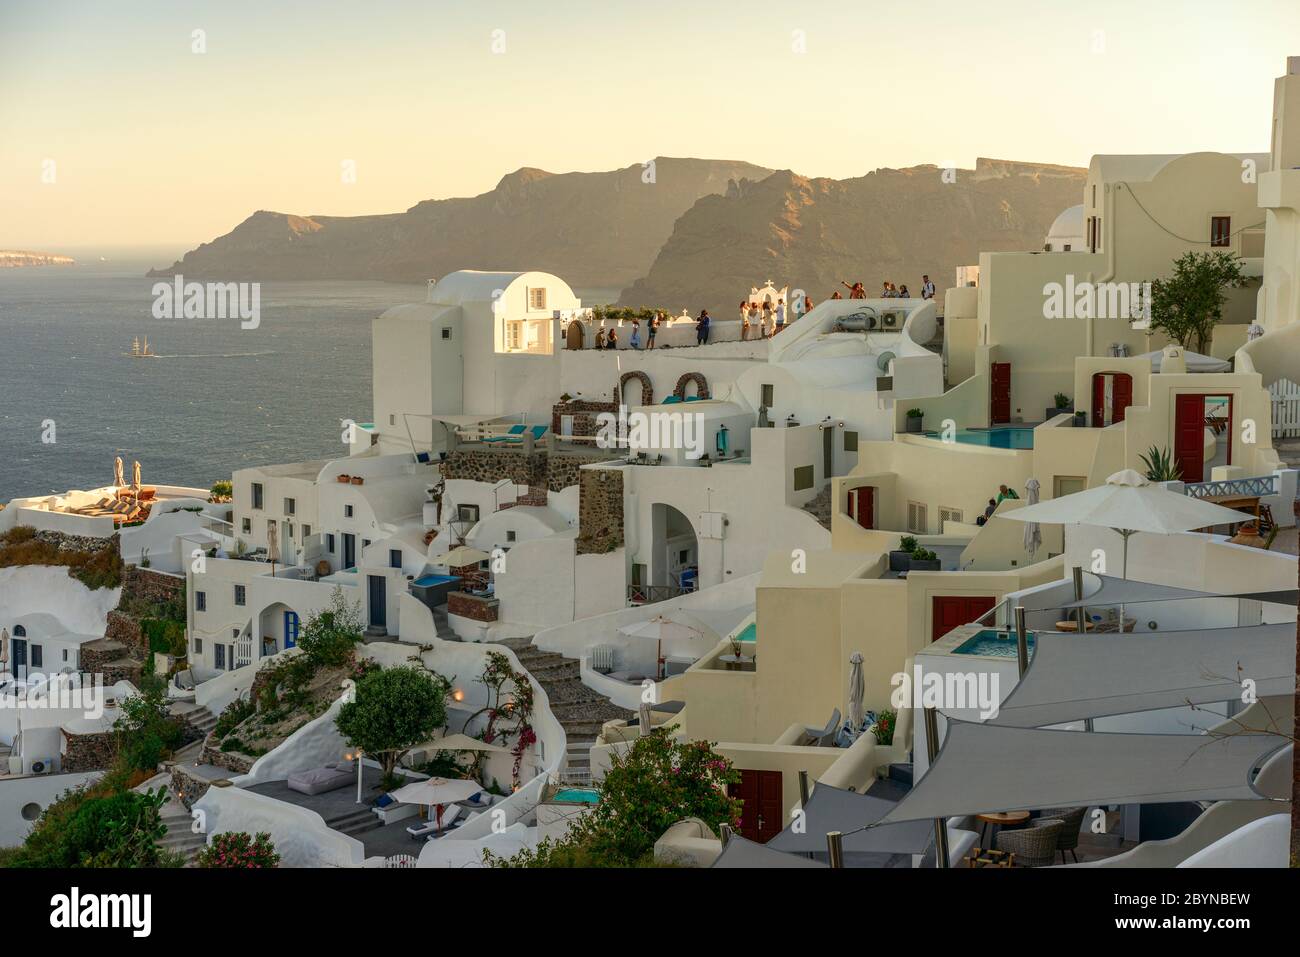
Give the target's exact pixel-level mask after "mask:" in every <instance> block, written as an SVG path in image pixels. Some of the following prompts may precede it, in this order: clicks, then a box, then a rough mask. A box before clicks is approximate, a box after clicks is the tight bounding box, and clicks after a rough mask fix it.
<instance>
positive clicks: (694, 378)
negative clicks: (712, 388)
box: [673, 372, 709, 399]
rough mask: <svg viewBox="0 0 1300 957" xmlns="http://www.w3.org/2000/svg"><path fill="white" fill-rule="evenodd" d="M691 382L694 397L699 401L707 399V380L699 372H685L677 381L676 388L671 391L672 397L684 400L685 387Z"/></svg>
mask: <svg viewBox="0 0 1300 957" xmlns="http://www.w3.org/2000/svg"><path fill="white" fill-rule="evenodd" d="M692 382H694V383H695V395H696V396H697V397H698V398H701V399H707V398H708V397H709V380H708V379H706V378H704V375H703V374H702V373H699V372H686V373H683V374H682V377H681V378H680V379H678V380H677V387H676V388H675V389H673V395H675V396H677V398H679V399H685V398H686V387H687V386H688V385H690V384H691V383H692Z"/></svg>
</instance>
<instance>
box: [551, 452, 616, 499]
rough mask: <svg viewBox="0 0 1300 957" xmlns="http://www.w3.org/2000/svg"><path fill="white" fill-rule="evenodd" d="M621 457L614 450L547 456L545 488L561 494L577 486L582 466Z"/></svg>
mask: <svg viewBox="0 0 1300 957" xmlns="http://www.w3.org/2000/svg"><path fill="white" fill-rule="evenodd" d="M622 457H623V455H622V454H620V453H619V452H618V451H617V450H614V449H593V450H592V451H591V452H589V453H581V452H580V453H576V454H570V453H566V454H564V455H552V456H549V459H550V461H548V462H547V463H546V487H547V488H549V489H550V490H551V491H552V492H561V491H563V490H564V489H566V488H569V487H570V486H572V485H577V484H578V479H579V477H580V476H581V474H582V467H583V466H584V465H591V464H592V463H594V462H609V461H611V460H615V459H621V458H622Z"/></svg>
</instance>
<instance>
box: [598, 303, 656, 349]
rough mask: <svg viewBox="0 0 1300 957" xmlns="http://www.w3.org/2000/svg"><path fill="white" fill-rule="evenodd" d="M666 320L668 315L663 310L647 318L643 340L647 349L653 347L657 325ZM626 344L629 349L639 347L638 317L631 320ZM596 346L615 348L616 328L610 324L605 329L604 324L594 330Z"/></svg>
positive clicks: (639, 329)
mask: <svg viewBox="0 0 1300 957" xmlns="http://www.w3.org/2000/svg"><path fill="white" fill-rule="evenodd" d="M667 321H668V316H667V315H665V314H664V313H663V312H656V313H655V314H654V315H652V316H651V317H650V318H649V319H647V320H646V340H645V342H646V348H647V349H653V348H654V347H655V336H656V335H657V334H658V332H659V327H660V326H661V325H662V324H663V323H665V322H667ZM627 345H628V348H629V349H640V348H641V321H640V320H639V319H633V320H632V332H631V333H630V334H629V335H628V337H627ZM596 348H597V349H617V348H618V330H617V329H616V328H614V327H613V326H611V327H610V328H608V329H606V328H605V327H604V326H601V327H600V328H599V329H598V330H596Z"/></svg>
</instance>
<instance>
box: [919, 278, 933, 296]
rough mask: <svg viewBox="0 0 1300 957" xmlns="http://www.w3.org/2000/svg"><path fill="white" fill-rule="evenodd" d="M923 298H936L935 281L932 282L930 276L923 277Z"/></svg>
mask: <svg viewBox="0 0 1300 957" xmlns="http://www.w3.org/2000/svg"><path fill="white" fill-rule="evenodd" d="M921 298H922V299H933V298H934V283H932V282H930V277H929V276H922V277H921Z"/></svg>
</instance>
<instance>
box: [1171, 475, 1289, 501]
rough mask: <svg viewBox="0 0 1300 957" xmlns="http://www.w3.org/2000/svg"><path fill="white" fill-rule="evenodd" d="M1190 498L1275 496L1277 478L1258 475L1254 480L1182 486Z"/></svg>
mask: <svg viewBox="0 0 1300 957" xmlns="http://www.w3.org/2000/svg"><path fill="white" fill-rule="evenodd" d="M1183 491H1184V493H1185V494H1187V495H1190V496H1191V497H1192V498H1214V497H1217V496H1220V495H1259V496H1264V495H1276V494H1277V476H1276V475H1260V476H1257V477H1255V478H1239V479H1226V480H1224V481H1222V482H1192V483H1190V484H1188V485H1184V486H1183Z"/></svg>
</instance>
